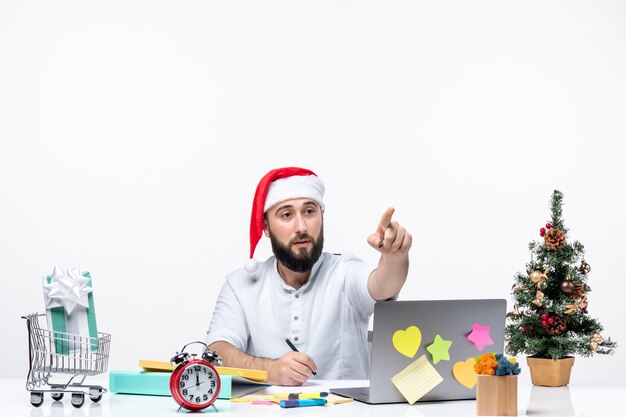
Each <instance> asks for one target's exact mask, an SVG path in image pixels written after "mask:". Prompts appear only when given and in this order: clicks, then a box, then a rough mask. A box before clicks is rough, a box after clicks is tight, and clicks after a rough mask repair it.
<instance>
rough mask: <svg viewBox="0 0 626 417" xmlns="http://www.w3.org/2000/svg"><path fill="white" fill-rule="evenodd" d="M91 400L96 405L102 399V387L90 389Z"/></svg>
mask: <svg viewBox="0 0 626 417" xmlns="http://www.w3.org/2000/svg"><path fill="white" fill-rule="evenodd" d="M89 398H91V401H93V402H94V403H97V402H98V401H100V400H101V399H102V387H92V388H89Z"/></svg>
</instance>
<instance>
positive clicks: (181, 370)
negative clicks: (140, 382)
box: [170, 342, 222, 411]
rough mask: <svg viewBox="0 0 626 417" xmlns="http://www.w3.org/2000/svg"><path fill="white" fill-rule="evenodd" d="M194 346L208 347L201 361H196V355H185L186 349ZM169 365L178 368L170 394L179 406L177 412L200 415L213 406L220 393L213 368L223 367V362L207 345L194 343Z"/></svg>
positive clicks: (218, 377)
mask: <svg viewBox="0 0 626 417" xmlns="http://www.w3.org/2000/svg"><path fill="white" fill-rule="evenodd" d="M194 343H200V344H202V345H204V347H205V351H204V352H203V353H202V355H201V359H198V358H196V355H195V354H191V355H190V354H189V353H187V352H185V348H186V347H187V346H189V345H192V344H194ZM170 362H171V363H172V364H173V365H177V366H176V368H175V369H174V371H173V372H172V376H171V377H170V391H171V392H172V398H174V401H176V403H177V404H178V405H180V407H178V411H180V409H181V408H186V409H187V410H191V411H198V410H202V409H204V408H207V407H208V406H210V405H213V402H215V400H217V396H218V394H219V393H220V376H219V374H218V373H217V371H216V370H215V368H214V367H213V365H215V366H220V365H221V364H222V358H220V357H219V356H218V355H217V353H215V352H213V351H211V350H209V347H208V346H207V345H206V344H205V343H203V342H191V343H187V344H186V345H185V346H183V348H182V349H181V351H180V353H177V354H176V356H174V357H173V358H172V359H170ZM213 408H215V405H213ZM215 411H217V409H216V408H215Z"/></svg>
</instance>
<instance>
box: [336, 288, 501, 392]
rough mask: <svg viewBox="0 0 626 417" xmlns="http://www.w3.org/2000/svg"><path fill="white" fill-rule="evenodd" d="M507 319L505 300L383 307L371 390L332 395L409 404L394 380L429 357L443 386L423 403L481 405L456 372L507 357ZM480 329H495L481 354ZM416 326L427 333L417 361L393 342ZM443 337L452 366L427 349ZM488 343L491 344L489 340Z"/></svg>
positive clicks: (377, 316)
mask: <svg viewBox="0 0 626 417" xmlns="http://www.w3.org/2000/svg"><path fill="white" fill-rule="evenodd" d="M505 318H506V300H504V299H488V300H482V299H479V300H427V301H381V302H377V303H376V305H375V306H374V330H373V338H372V351H371V366H370V386H369V388H368V387H363V388H337V389H332V390H331V392H332V393H334V394H338V395H341V396H344V397H350V398H354V399H355V400H358V401H362V402H365V403H368V404H388V403H403V402H406V401H407V400H406V399H405V398H404V397H403V396H402V394H401V393H400V391H399V390H398V389H397V388H396V387H395V385H394V384H393V383H392V382H391V378H392V377H393V376H394V375H396V374H397V373H399V372H400V371H402V370H403V369H404V368H406V367H407V366H409V365H410V364H412V363H413V362H415V361H416V360H417V359H418V358H420V357H421V356H422V355H426V359H427V360H428V362H429V363H430V364H431V365H432V366H433V367H434V368H435V370H436V371H437V373H438V374H439V375H441V377H442V378H443V381H442V382H441V383H439V384H438V385H437V386H435V387H434V388H433V389H432V390H431V391H429V392H428V393H426V394H425V395H424V396H423V397H421V398H420V399H419V400H418V401H420V402H421V401H444V400H471V399H475V398H476V387H475V386H472V387H468V386H466V385H469V384H470V383H468V382H467V380H464V379H463V377H462V376H461V375H460V373H457V375H459V377H460V379H461V380H463V381H464V382H465V384H466V385H463V384H462V383H461V382H459V380H457V379H456V377H455V375H454V374H453V367H454V365H455V363H457V362H465V361H467V360H468V359H469V358H475V357H477V356H480V355H482V354H483V353H487V352H496V353H503V349H504V326H505ZM475 324H477V325H478V326H479V328H477V332H478V330H481V329H482V331H483V332H485V330H486V328H485V326H489V331H488V333H487V335H488V336H489V337H490V338H491V340H492V341H493V344H488V345H485V346H483V348H482V350H479V349H478V345H479V344H480V343H474V342H472V341H471V340H469V339H468V336H469V335H470V334H471V333H472V330H473V329H474V326H475ZM410 326H416V327H417V328H418V329H419V330H420V332H421V342H420V343H419V348H418V350H417V352H416V353H415V355H414V356H413V357H408V356H405V355H404V354H402V353H400V352H399V351H398V350H396V348H395V347H394V345H393V342H392V338H393V335H394V333H395V332H396V331H398V330H405V331H406V330H407V328H408V327H410ZM477 332H475V333H474V334H476V333H477ZM437 335H439V336H440V337H441V338H442V339H443V340H445V341H451V342H452V344H451V345H450V347H449V349H448V355H449V357H450V360H445V359H442V358H441V355H439V357H438V358H437V359H439V360H438V362H437V363H436V364H435V363H434V360H433V359H434V357H433V355H431V353H430V352H429V351H428V350H426V348H427V347H428V346H429V345H431V344H432V343H433V342H434V341H435V337H436V336H437ZM472 339H473V337H472ZM414 340H418V339H417V338H414ZM484 342H488V339H485V340H484ZM416 344H417V342H416ZM409 353H410V352H409ZM457 368H461V366H460V365H459V366H458V367H457Z"/></svg>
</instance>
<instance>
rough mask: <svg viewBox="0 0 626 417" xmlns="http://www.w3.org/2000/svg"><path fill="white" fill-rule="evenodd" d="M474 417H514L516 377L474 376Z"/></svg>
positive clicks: (515, 408)
mask: <svg viewBox="0 0 626 417" xmlns="http://www.w3.org/2000/svg"><path fill="white" fill-rule="evenodd" d="M476 415H477V416H516V415H517V375H503V376H496V375H476Z"/></svg>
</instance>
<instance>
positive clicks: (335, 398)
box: [325, 394, 353, 407]
mask: <svg viewBox="0 0 626 417" xmlns="http://www.w3.org/2000/svg"><path fill="white" fill-rule="evenodd" d="M325 398H326V407H329V406H331V405H336V404H344V403H350V402H352V401H353V400H352V398H346V397H341V396H339V395H335V394H328V397H325Z"/></svg>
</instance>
